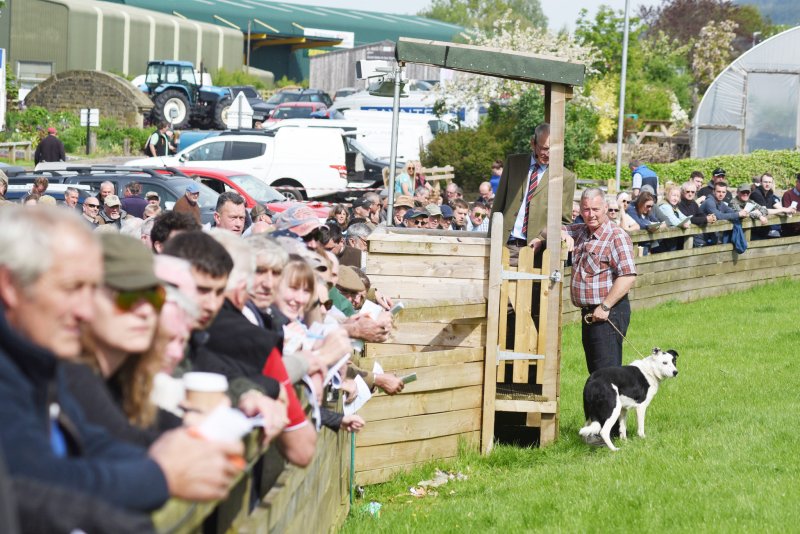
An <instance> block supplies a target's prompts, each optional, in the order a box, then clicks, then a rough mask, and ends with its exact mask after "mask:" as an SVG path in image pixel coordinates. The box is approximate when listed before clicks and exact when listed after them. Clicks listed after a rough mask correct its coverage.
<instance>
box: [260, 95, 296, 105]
mask: <svg viewBox="0 0 800 534" xmlns="http://www.w3.org/2000/svg"><path fill="white" fill-rule="evenodd" d="M298 98H299V95H294V94H292V93H277V94H275V95H272V96H271V97H269V100H267V104H281V103H283V102H293V101H295V100H297V99H298Z"/></svg>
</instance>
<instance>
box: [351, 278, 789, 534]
mask: <svg viewBox="0 0 800 534" xmlns="http://www.w3.org/2000/svg"><path fill="white" fill-rule="evenodd" d="M798 295H800V282H789V281H784V282H778V283H774V284H770V285H767V286H762V287H758V288H756V289H753V290H750V291H747V292H743V293H736V294H732V295H728V296H724V297H720V298H714V299H709V300H703V301H698V302H693V303H689V304H679V303H669V304H666V305H663V306H660V307H658V308H655V309H652V310H646V311H638V312H634V314H633V319H632V322H631V327H630V329H629V334H630V335H629V340H630V341H631V342H632V343H633V346H635V347H636V348H638V349H639V350H640V351H642V352H649V351H650V350H652V348H653V346H659V347H661V348H662V349H669V348H674V349H675V350H677V351H678V352H679V354H680V357H679V358H678V369H679V371H680V373H679V375H678V377H677V378H673V379H670V380H668V381H666V382H665V383H663V385H662V387H661V389H660V390H659V393H658V395H657V396H656V398H655V400H654V401H653V404H652V405H651V407H650V409H649V410H648V416H647V429H646V430H647V438H645V439H640V438H638V437H636V422H635V419H636V417H635V415H633V414H631V417H630V419H629V425H628V435H629V436H631V437H629V439H628V441H627V443H623V444H622V445H621V448H622V450H621V451H619V452H617V453H613V452H611V451H609V450H607V449H594V448H589V447H587V446H586V445H584V444H583V442H581V441H580V439H579V438H578V436H577V431H578V429H579V428H580V427H581V426H582V425H583V409H582V401H581V392H582V388H583V382H584V381H585V379H586V366H585V361H584V357H583V350H582V348H581V345H580V329H579V327H578V325H568V326H567V327H565V328H564V335H563V339H564V344H563V356H562V391H561V433H560V438H559V440H558V442H557V443H555V444H553V445H551V446H549V447H547V448H544V449H521V448H515V447H510V446H498V447H496V448H495V450H494V452H493V453H492V454H491V456H488V457H480V456H479V455H477V454H475V453H464V454H462V455H461V456H460V457H459V458H458V460H456V461H453V462H449V463H446V462H438V463H433V464H431V465H429V466H426V467H425V468H420V469H418V470H416V471H414V472H413V473H410V474H407V475H402V476H400V477H398V478H396V479H394V480H392V481H390V482H387V483H385V484H381V485H377V486H369V487H367V488H366V492H365V495H364V497H363V498H362V499H359V500H357V501H356V502H355V503H354V506H353V510H352V512H351V516H350V518H349V519H348V521H347V523H346V524H345V527H344V529H343V531H344V532H348V533H355V532H369V533H375V532H425V533H429V532H459V531H465V532H696V531H700V532H745V531H748V532H798V531H800V458H799V457H800V444H798V434H797V433H798V430H800V394H798V389H799V387H798V386H800V379H798V377H799V376H800V354H799V353H798V352H799V351H798V349H800V329H798V322H799V321H800V301H799V300H798ZM624 354H625V356H624V361H625V363H627V362H630V361H631V360H633V359H636V358H635V354H636V353H635V351H634V350H632V349H631V348H630V346H628V345H626V347H625V350H624ZM436 467H439V468H442V469H448V470H452V471H460V472H462V473H464V474H466V475H467V476H468V480H465V481H451V482H450V483H449V484H447V485H445V486H442V487H440V488H438V489H439V491H438V496H436V497H430V496H429V497H424V498H415V497H412V496H410V494H409V487H410V486H413V485H415V484H416V483H417V482H419V481H421V480H424V479H429V478H431V475H432V473H433V471H434V469H435V468H436ZM369 501H377V502H379V503H381V504H382V509H381V512H380V516H379V517H373V516H371V515H369V514H368V513H366V512H365V511H364V509H363V507H364V504H365V503H367V502H369Z"/></svg>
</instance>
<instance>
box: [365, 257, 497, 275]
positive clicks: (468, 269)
mask: <svg viewBox="0 0 800 534" xmlns="http://www.w3.org/2000/svg"><path fill="white" fill-rule="evenodd" d="M488 271H489V258H488V257H480V256H472V257H470V256H467V257H463V258H462V257H455V256H430V255H428V256H423V255H415V254H412V255H404V256H403V259H402V261H398V258H397V255H396V254H375V255H373V254H369V255H368V256H367V275H369V277H370V280H371V279H372V276H373V275H386V276H407V275H415V276H418V277H425V278H431V277H433V278H459V279H465V278H467V279H478V280H484V279H485V278H486V273H487V272H488Z"/></svg>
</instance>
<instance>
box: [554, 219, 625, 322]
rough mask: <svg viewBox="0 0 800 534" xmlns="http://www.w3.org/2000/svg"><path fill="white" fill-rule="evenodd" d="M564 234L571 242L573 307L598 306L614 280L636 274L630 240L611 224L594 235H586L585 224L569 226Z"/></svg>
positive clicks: (602, 227)
mask: <svg viewBox="0 0 800 534" xmlns="http://www.w3.org/2000/svg"><path fill="white" fill-rule="evenodd" d="M566 231H567V233H568V234H569V235H570V236H571V237H572V238H573V239H574V240H575V250H573V252H572V283H571V284H570V297H571V298H572V303H573V304H574V305H575V306H577V307H579V308H581V307H584V306H596V305H598V304H600V303H601V302H603V299H604V298H606V296H608V293H609V291H611V286H612V285H613V284H614V280H616V279H617V277H619V276H626V275H635V274H636V264H635V263H634V261H633V244H632V242H631V238H630V236H629V235H628V234H627V233H626V232H625V230H623V229H622V228H620V227H619V226H617V225H615V224H614V223H612V222H611V221H606V222H605V223H604V224H603V225H602V226H600V228H598V229H597V230H596V231H595V232H594V233H589V230H588V228H587V227H586V225H585V224H570V225H569V226H566Z"/></svg>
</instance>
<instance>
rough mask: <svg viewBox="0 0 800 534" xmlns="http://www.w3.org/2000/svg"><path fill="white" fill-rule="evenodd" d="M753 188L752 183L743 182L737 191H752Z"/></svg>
mask: <svg viewBox="0 0 800 534" xmlns="http://www.w3.org/2000/svg"><path fill="white" fill-rule="evenodd" d="M752 190H753V188H752V186H751V185H750V184H742V185H740V186H739V187H737V188H736V192H737V193H741V192H742V191H752Z"/></svg>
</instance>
